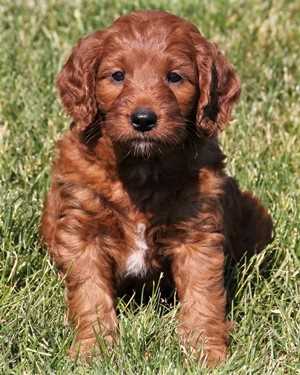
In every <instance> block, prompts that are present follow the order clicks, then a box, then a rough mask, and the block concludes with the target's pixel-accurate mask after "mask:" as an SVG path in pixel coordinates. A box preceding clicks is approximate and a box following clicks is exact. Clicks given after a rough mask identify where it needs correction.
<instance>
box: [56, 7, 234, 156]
mask: <svg viewBox="0 0 300 375" xmlns="http://www.w3.org/2000/svg"><path fill="white" fill-rule="evenodd" d="M57 84H58V88H59V91H60V95H61V98H62V102H63V104H64V106H65V109H66V111H67V112H68V113H69V114H70V115H71V116H72V117H73V119H74V124H75V127H74V129H76V130H77V131H79V132H80V133H81V134H84V133H85V132H87V134H98V133H97V132H95V131H94V130H92V131H91V132H90V131H87V130H88V129H93V127H98V128H99V127H101V128H102V131H103V133H105V134H106V135H107V136H108V137H110V139H111V140H112V142H113V143H117V144H119V145H121V146H122V147H125V148H127V149H128V150H129V151H132V152H133V153H136V154H140V155H141V156H143V155H145V156H146V155H148V156H149V155H151V154H155V153H157V152H163V151H164V150H165V148H170V147H173V146H176V145H178V144H180V143H182V142H183V141H184V140H185V138H186V137H187V136H188V135H189V134H195V131H191V128H193V127H194V128H197V129H198V130H200V129H201V131H200V132H199V133H200V134H203V135H205V136H210V137H213V136H216V135H217V133H218V131H219V130H222V129H223V128H224V126H225V125H226V123H227V122H228V121H229V120H230V113H231V109H232V106H233V104H234V103H235V102H236V101H237V99H238V97H239V93H240V84H239V79H238V77H237V76H236V74H235V72H234V70H233V68H232V66H231V65H230V64H229V62H228V61H227V60H226V58H225V57H224V55H223V54H222V53H221V52H220V51H219V50H218V48H217V46H216V45H215V44H212V43H210V42H208V41H207V40H206V39H205V38H204V37H202V36H201V34H200V33H199V31H198V30H197V28H196V27H195V26H193V25H192V24H190V23H188V22H186V21H184V20H183V19H181V18H179V17H176V16H173V15H171V14H168V13H165V12H156V11H151V12H136V13H131V14H129V15H126V16H122V17H120V18H119V19H118V20H117V21H115V22H114V23H113V25H112V26H111V27H110V28H108V29H106V30H104V31H99V32H96V33H94V34H91V35H90V36H88V37H86V38H84V39H82V40H80V41H79V43H78V44H77V46H76V47H75V48H74V49H73V52H72V54H71V56H70V57H69V59H68V61H67V62H66V64H65V66H64V67H63V69H62V71H61V73H60V74H59V76H58V80H57ZM194 130H195V129H194ZM89 139H91V137H89V136H88V137H87V139H86V141H89Z"/></svg>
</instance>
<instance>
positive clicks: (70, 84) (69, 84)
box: [57, 31, 105, 131]
mask: <svg viewBox="0 0 300 375" xmlns="http://www.w3.org/2000/svg"><path fill="white" fill-rule="evenodd" d="M104 34H105V32H103V31H97V32H95V33H93V34H91V35H89V36H87V37H85V38H83V39H81V40H79V42H78V43H77V45H76V46H75V47H74V48H73V50H72V53H71V56H70V57H69V58H68V60H67V62H66V63H65V65H64V66H63V68H62V70H61V72H60V73H59V75H58V77H57V88H58V91H59V94H60V97H61V100H62V103H63V105H64V108H65V110H66V112H67V113H68V114H69V115H70V116H71V117H72V118H73V120H74V123H75V126H76V128H77V129H78V130H80V131H83V130H85V129H86V128H87V127H88V126H89V125H90V124H91V123H92V122H93V121H94V120H95V118H96V115H97V103H96V96H95V86H96V74H97V69H98V66H99V63H100V58H101V54H102V44H103V40H104Z"/></svg>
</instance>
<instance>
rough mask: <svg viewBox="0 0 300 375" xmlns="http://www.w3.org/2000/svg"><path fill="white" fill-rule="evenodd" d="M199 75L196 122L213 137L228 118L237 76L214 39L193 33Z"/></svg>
mask: <svg viewBox="0 0 300 375" xmlns="http://www.w3.org/2000/svg"><path fill="white" fill-rule="evenodd" d="M193 39H194V43H195V48H196V60H197V68H198V77H199V101H198V107H197V116H196V121H197V126H198V127H200V129H202V131H203V132H204V134H205V135H207V136H209V137H214V136H216V135H217V134H218V132H219V131H222V130H223V129H224V128H225V126H226V124H227V123H228V122H229V121H230V116H231V111H232V107H233V105H234V104H235V103H236V102H237V100H238V98H239V96H240V92H241V86H240V80H239V78H238V76H237V74H236V73H235V71H234V69H233V67H232V65H231V64H230V63H229V61H228V60H227V59H226V58H225V56H224V55H223V54H222V53H221V52H220V51H219V49H218V47H217V45H216V44H214V43H210V42H208V41H207V40H206V39H205V38H204V37H202V36H201V34H200V33H198V32H197V33H194V38H193Z"/></svg>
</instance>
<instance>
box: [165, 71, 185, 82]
mask: <svg viewBox="0 0 300 375" xmlns="http://www.w3.org/2000/svg"><path fill="white" fill-rule="evenodd" d="M182 79H183V78H182V77H181V76H180V75H179V74H178V73H175V72H169V73H168V74H167V80H168V82H172V83H176V82H180V81H181V80H182Z"/></svg>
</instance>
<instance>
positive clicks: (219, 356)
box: [172, 232, 230, 366]
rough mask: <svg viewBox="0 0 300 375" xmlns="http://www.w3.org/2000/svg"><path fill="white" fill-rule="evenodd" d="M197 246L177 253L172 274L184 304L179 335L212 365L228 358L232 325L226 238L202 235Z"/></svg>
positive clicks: (181, 248) (177, 250) (191, 246)
mask: <svg viewBox="0 0 300 375" xmlns="http://www.w3.org/2000/svg"><path fill="white" fill-rule="evenodd" d="M198 236H199V240H198V242H197V243H191V244H187V245H181V246H179V247H177V248H176V249H174V250H173V252H172V253H173V256H172V259H173V260H172V272H173V278H174V282H175V286H176V289H177V293H178V296H179V300H180V303H181V309H180V313H179V327H178V330H179V334H180V337H181V339H182V341H183V344H185V345H187V346H190V347H191V348H192V350H193V351H194V352H196V354H199V355H200V358H201V359H204V360H205V362H206V363H207V364H208V365H209V366H214V365H215V364H217V363H218V362H221V361H223V360H224V359H225V358H226V351H227V342H228V331H229V326H230V324H229V322H227V321H226V320H225V309H226V293H225V290H224V280H223V274H224V253H223V242H224V237H223V235H222V234H220V233H203V232H202V233H198Z"/></svg>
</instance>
